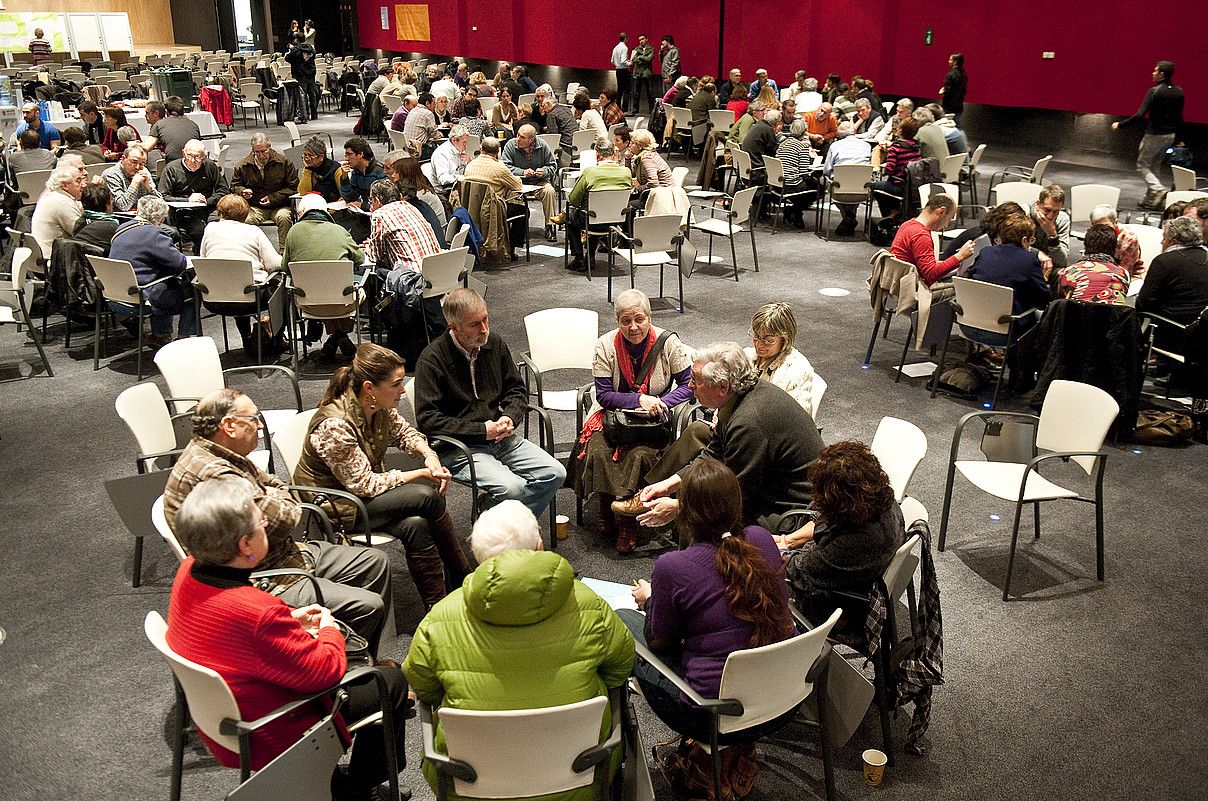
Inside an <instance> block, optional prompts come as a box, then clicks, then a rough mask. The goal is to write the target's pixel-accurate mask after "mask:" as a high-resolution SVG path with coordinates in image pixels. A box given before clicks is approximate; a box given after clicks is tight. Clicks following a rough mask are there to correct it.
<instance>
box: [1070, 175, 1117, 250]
mask: <svg viewBox="0 0 1208 801" xmlns="http://www.w3.org/2000/svg"><path fill="white" fill-rule="evenodd" d="M1119 205H1120V187H1118V186H1108V185H1107V184H1076V185H1074V186H1071V187H1070V208H1069V212H1070V221H1071V225H1072V226H1075V227H1076V228H1077V230H1074V231H1071V232H1070V235H1071V236H1074V237H1077V238H1078V239H1081V238H1082V237H1083V236H1085V234H1086V229H1087V227H1088V226H1089V223H1090V219H1091V211H1092V210H1093V209H1094V208H1095V206H1111V207H1112V208H1113V209H1114V208H1118V207H1119Z"/></svg>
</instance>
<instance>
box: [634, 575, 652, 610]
mask: <svg viewBox="0 0 1208 801" xmlns="http://www.w3.org/2000/svg"><path fill="white" fill-rule="evenodd" d="M649 599H650V582H649V581H647V580H646V579H638V580H637V581H635V582H633V602H634V603H635V604H637V605H638V609H645V608H646V601H648V600H649Z"/></svg>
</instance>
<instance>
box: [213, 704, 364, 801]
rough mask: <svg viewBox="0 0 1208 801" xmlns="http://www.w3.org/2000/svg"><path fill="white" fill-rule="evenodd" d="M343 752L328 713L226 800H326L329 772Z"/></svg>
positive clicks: (336, 731) (232, 792)
mask: <svg viewBox="0 0 1208 801" xmlns="http://www.w3.org/2000/svg"><path fill="white" fill-rule="evenodd" d="M343 754H344V744H343V742H342V741H341V739H340V732H339V731H338V730H337V729H336V724H335V719H334V716H333V715H330V714H329V715H327V716H325V717H324V718H323V719H322V720H320V721H319V722H317V723H315V725H313V726H311V727H310V728H309V729H307V730H306V731H305V732H303V734H302V736H301V737H300V738H299V739H298V741H297V742H296V743H294V744H293V745H291V746H290V747H289V748H287V749H285V750H284V751H282V752H281V753H280V754H278V755H277V756H276V757H274V758H273V760H272V761H271V762H269V763H268V764H267V765H265V766H264V767H263V768H261V769H260V770H258V771H256V772H255V773H254V774H252V776H251V778H249V779H248V780H247V781H245V782H244V783H243V784H241V785H239V786H238V787H236V788H235V789H234V790H232V791H231V792H230V793H229V794H228V795H227V797H226V801H279V799H281V798H288V799H290V801H330V799H331V786H330V785H331V774H332V771H333V770H334V769H335V767H336V764H337V763H338V762H339V761H340V757H341V756H343Z"/></svg>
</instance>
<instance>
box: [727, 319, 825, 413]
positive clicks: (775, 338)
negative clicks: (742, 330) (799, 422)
mask: <svg viewBox="0 0 1208 801" xmlns="http://www.w3.org/2000/svg"><path fill="white" fill-rule="evenodd" d="M750 334H751V344H752V345H754V347H750V348H745V349H744V350H745V352H746V354H747V358H748V359H750V360H751V364H753V365H755V372H756V373H758V374H759V377H760V378H762V379H764V380H765V381H771V382H772V383H773V384H775V385H776V386H778V387H780V388H781V389H783V390H784V391H785V392H787V393H789V394H790V395H792V396H793V399H794V400H796V401H797V403H799V404H801V407H802V408H803V409H805V410H806V411H807V412H809V413H810V417H812V418H814V419H815V420H817V419H818V406H819V404H820V403H821V402H822V394H823V393H824V392H826V382H825V381H823V380H822V377H821V376H820V375H818V374H817V373H815V372H814V368H813V365H811V364H810V360H809V359H807V358H805V354H803V353H802V352H801V351H799V350H797V349H796V348H795V347H793V341H794V340H795V339H796V338H797V318H796V317H794V316H793V307H792V306H790V305H789V304H787V303H765V304H764V305H762V306H760V307H759V309H758V310H756V312H755V316H754V317H752V318H751V331H750Z"/></svg>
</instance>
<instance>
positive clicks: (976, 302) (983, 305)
mask: <svg viewBox="0 0 1208 801" xmlns="http://www.w3.org/2000/svg"><path fill="white" fill-rule="evenodd" d="M952 288H953V289H954V290H955V291H956V305H957V306H959V307H960V311H958V312H957V313H956V322H957V323H959V324H960V325H963V326H968V327H969V328H977V329H980V330H982V331H991V332H993V333H996V334H1006V333H1007V331H1008V329H1009V326H1010V324H1009V323H1001V322H999V320H1000V319H1001V318H1002V317H1003V316H1005V315H1010V314H1011V302H1012V299H1013V298H1014V296H1015V290H1013V289H1011V287H1009V286H1002V285H1001V284H991V283H988V282H986V281H974V280H973V279H972V278H960V277H956V278H953V279H952Z"/></svg>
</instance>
